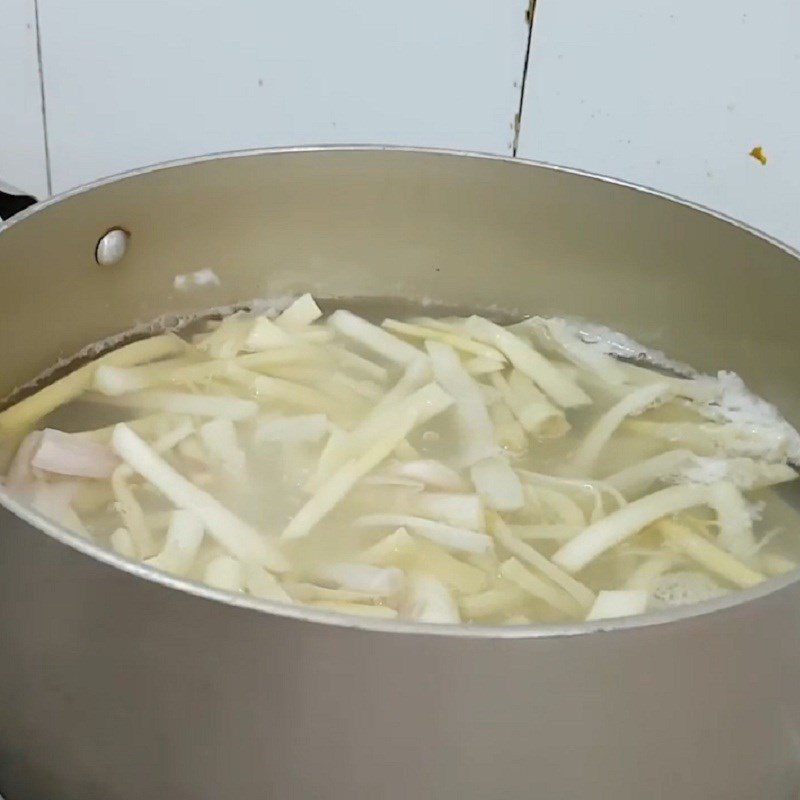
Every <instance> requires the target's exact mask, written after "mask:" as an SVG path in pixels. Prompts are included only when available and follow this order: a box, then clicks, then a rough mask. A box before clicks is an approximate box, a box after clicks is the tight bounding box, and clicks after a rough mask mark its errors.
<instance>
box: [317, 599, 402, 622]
mask: <svg viewBox="0 0 800 800" xmlns="http://www.w3.org/2000/svg"><path fill="white" fill-rule="evenodd" d="M306 605H309V606H313V607H314V608H321V609H323V610H325V611H338V612H339V613H340V614H355V615H356V616H358V617H375V618H376V619H396V618H397V612H396V611H395V610H394V609H393V608H389V607H388V606H368V605H365V604H362V603H345V602H344V601H336V600H311V601H309V602H308V603H306Z"/></svg>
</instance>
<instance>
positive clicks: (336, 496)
mask: <svg viewBox="0 0 800 800" xmlns="http://www.w3.org/2000/svg"><path fill="white" fill-rule="evenodd" d="M416 422H417V414H416V413H414V412H413V411H412V412H406V413H405V414H404V415H403V416H402V417H401V418H400V419H399V420H397V422H396V423H395V425H394V429H393V430H389V431H388V432H387V433H386V435H385V436H384V437H383V438H382V439H379V440H378V441H377V442H375V443H374V444H373V445H372V446H371V447H369V448H368V449H367V450H366V451H365V452H364V453H363V454H362V455H360V456H358V457H357V458H353V459H351V460H350V461H348V462H346V463H345V464H344V466H342V467H341V468H340V469H339V470H338V471H337V472H334V473H333V474H332V475H331V477H330V478H328V480H326V481H325V482H324V483H323V484H322V485H321V486H320V487H319V489H318V490H317V491H316V493H315V494H314V495H313V496H312V497H311V498H310V499H309V500H308V502H307V503H306V504H305V505H304V506H303V507H302V508H301V509H300V510H299V511H298V512H297V514H295V515H294V517H293V518H292V519H291V520H290V522H289V524H288V525H287V526H286V528H285V529H284V531H283V533H282V534H281V538H283V539H299V538H301V537H303V536H307V535H308V534H309V533H310V532H311V530H312V528H314V526H315V525H316V524H317V523H318V522H319V521H320V520H321V519H323V518H324V517H325V516H327V514H328V513H329V512H330V511H331V510H332V509H333V508H334V507H335V506H337V505H338V504H339V503H340V502H341V501H342V500H343V499H344V498H345V497H346V496H347V495H348V494H349V492H350V491H351V489H352V488H353V487H354V486H355V485H356V483H358V481H360V480H361V478H363V477H364V476H365V475H366V474H367V473H369V472H371V471H372V470H373V469H375V467H377V466H378V464H380V463H381V461H383V460H384V459H385V458H387V457H388V456H389V455H390V454H391V453H392V451H393V450H394V449H395V447H397V445H398V444H399V443H400V442H402V441H403V439H405V438H406V436H408V434H409V433H410V431H411V430H412V429H413V428H414V425H415V424H416ZM400 524H402V523H400Z"/></svg>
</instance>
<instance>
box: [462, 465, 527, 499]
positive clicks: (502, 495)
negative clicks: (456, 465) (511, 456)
mask: <svg viewBox="0 0 800 800" xmlns="http://www.w3.org/2000/svg"><path fill="white" fill-rule="evenodd" d="M470 477H471V478H472V483H473V484H474V485H475V490H476V491H477V492H478V494H479V495H480V497H481V499H482V500H483V502H484V503H486V505H487V507H488V508H493V509H495V510H497V511H517V510H518V509H520V508H522V506H524V505H525V493H524V492H523V489H522V483H521V482H520V479H519V478H518V477H517V473H516V472H514V470H513V469H512V468H511V464H509V462H508V458H507V457H505V456H494V457H492V458H484V459H483V460H482V461H478V462H477V463H475V464H473V465H472V467H470Z"/></svg>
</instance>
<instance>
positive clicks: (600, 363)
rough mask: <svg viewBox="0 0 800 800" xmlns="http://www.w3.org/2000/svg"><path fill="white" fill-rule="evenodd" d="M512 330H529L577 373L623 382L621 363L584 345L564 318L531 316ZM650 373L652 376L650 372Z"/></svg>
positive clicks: (608, 381) (597, 349) (617, 382)
mask: <svg viewBox="0 0 800 800" xmlns="http://www.w3.org/2000/svg"><path fill="white" fill-rule="evenodd" d="M514 327H515V328H519V329H521V330H525V331H530V332H531V333H533V334H534V335H535V336H537V337H538V338H539V340H540V341H541V342H542V344H544V345H545V346H547V345H549V346H550V347H551V348H552V347H553V346H555V348H556V349H557V350H558V352H559V353H560V354H561V355H562V356H564V357H565V358H567V359H568V360H569V361H571V362H572V364H574V365H575V366H576V367H578V368H579V369H580V370H584V371H588V372H590V373H592V374H594V375H596V376H598V377H599V378H600V379H601V380H603V381H604V382H606V383H610V384H616V385H619V384H621V383H624V382H625V371H624V369H623V364H621V363H620V362H619V361H617V359H615V358H612V357H611V356H609V355H607V354H606V353H603V352H602V351H601V350H600V349H599V348H597V347H592V346H591V345H589V344H587V343H586V342H584V341H583V340H582V339H581V337H580V335H579V333H578V331H577V330H575V329H574V328H573V327H571V326H570V325H568V324H567V323H566V321H565V320H563V319H558V318H552V319H546V318H544V317H531V318H530V319H528V320H525V321H524V322H521V323H519V325H517V326H514ZM650 374H651V375H653V373H652V372H651V373H650Z"/></svg>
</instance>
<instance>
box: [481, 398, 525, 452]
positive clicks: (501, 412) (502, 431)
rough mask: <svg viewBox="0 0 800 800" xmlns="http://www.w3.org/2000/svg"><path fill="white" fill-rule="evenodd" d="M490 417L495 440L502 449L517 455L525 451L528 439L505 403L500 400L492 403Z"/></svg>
mask: <svg viewBox="0 0 800 800" xmlns="http://www.w3.org/2000/svg"><path fill="white" fill-rule="evenodd" d="M489 416H490V417H491V418H492V424H493V425H494V435H495V438H496V439H497V443H498V444H499V445H500V446H501V447H505V448H508V449H509V450H512V451H514V452H517V453H521V452H522V451H524V450H525V447H526V446H527V444H528V437H527V436H526V434H525V430H524V429H523V427H522V425H520V424H519V422H518V421H517V419H516V417H515V416H514V415H513V414H512V413H511V409H510V408H509V407H508V404H507V403H506V402H505V401H503V400H499V401H497V402H496V403H492V405H491V406H489Z"/></svg>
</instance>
